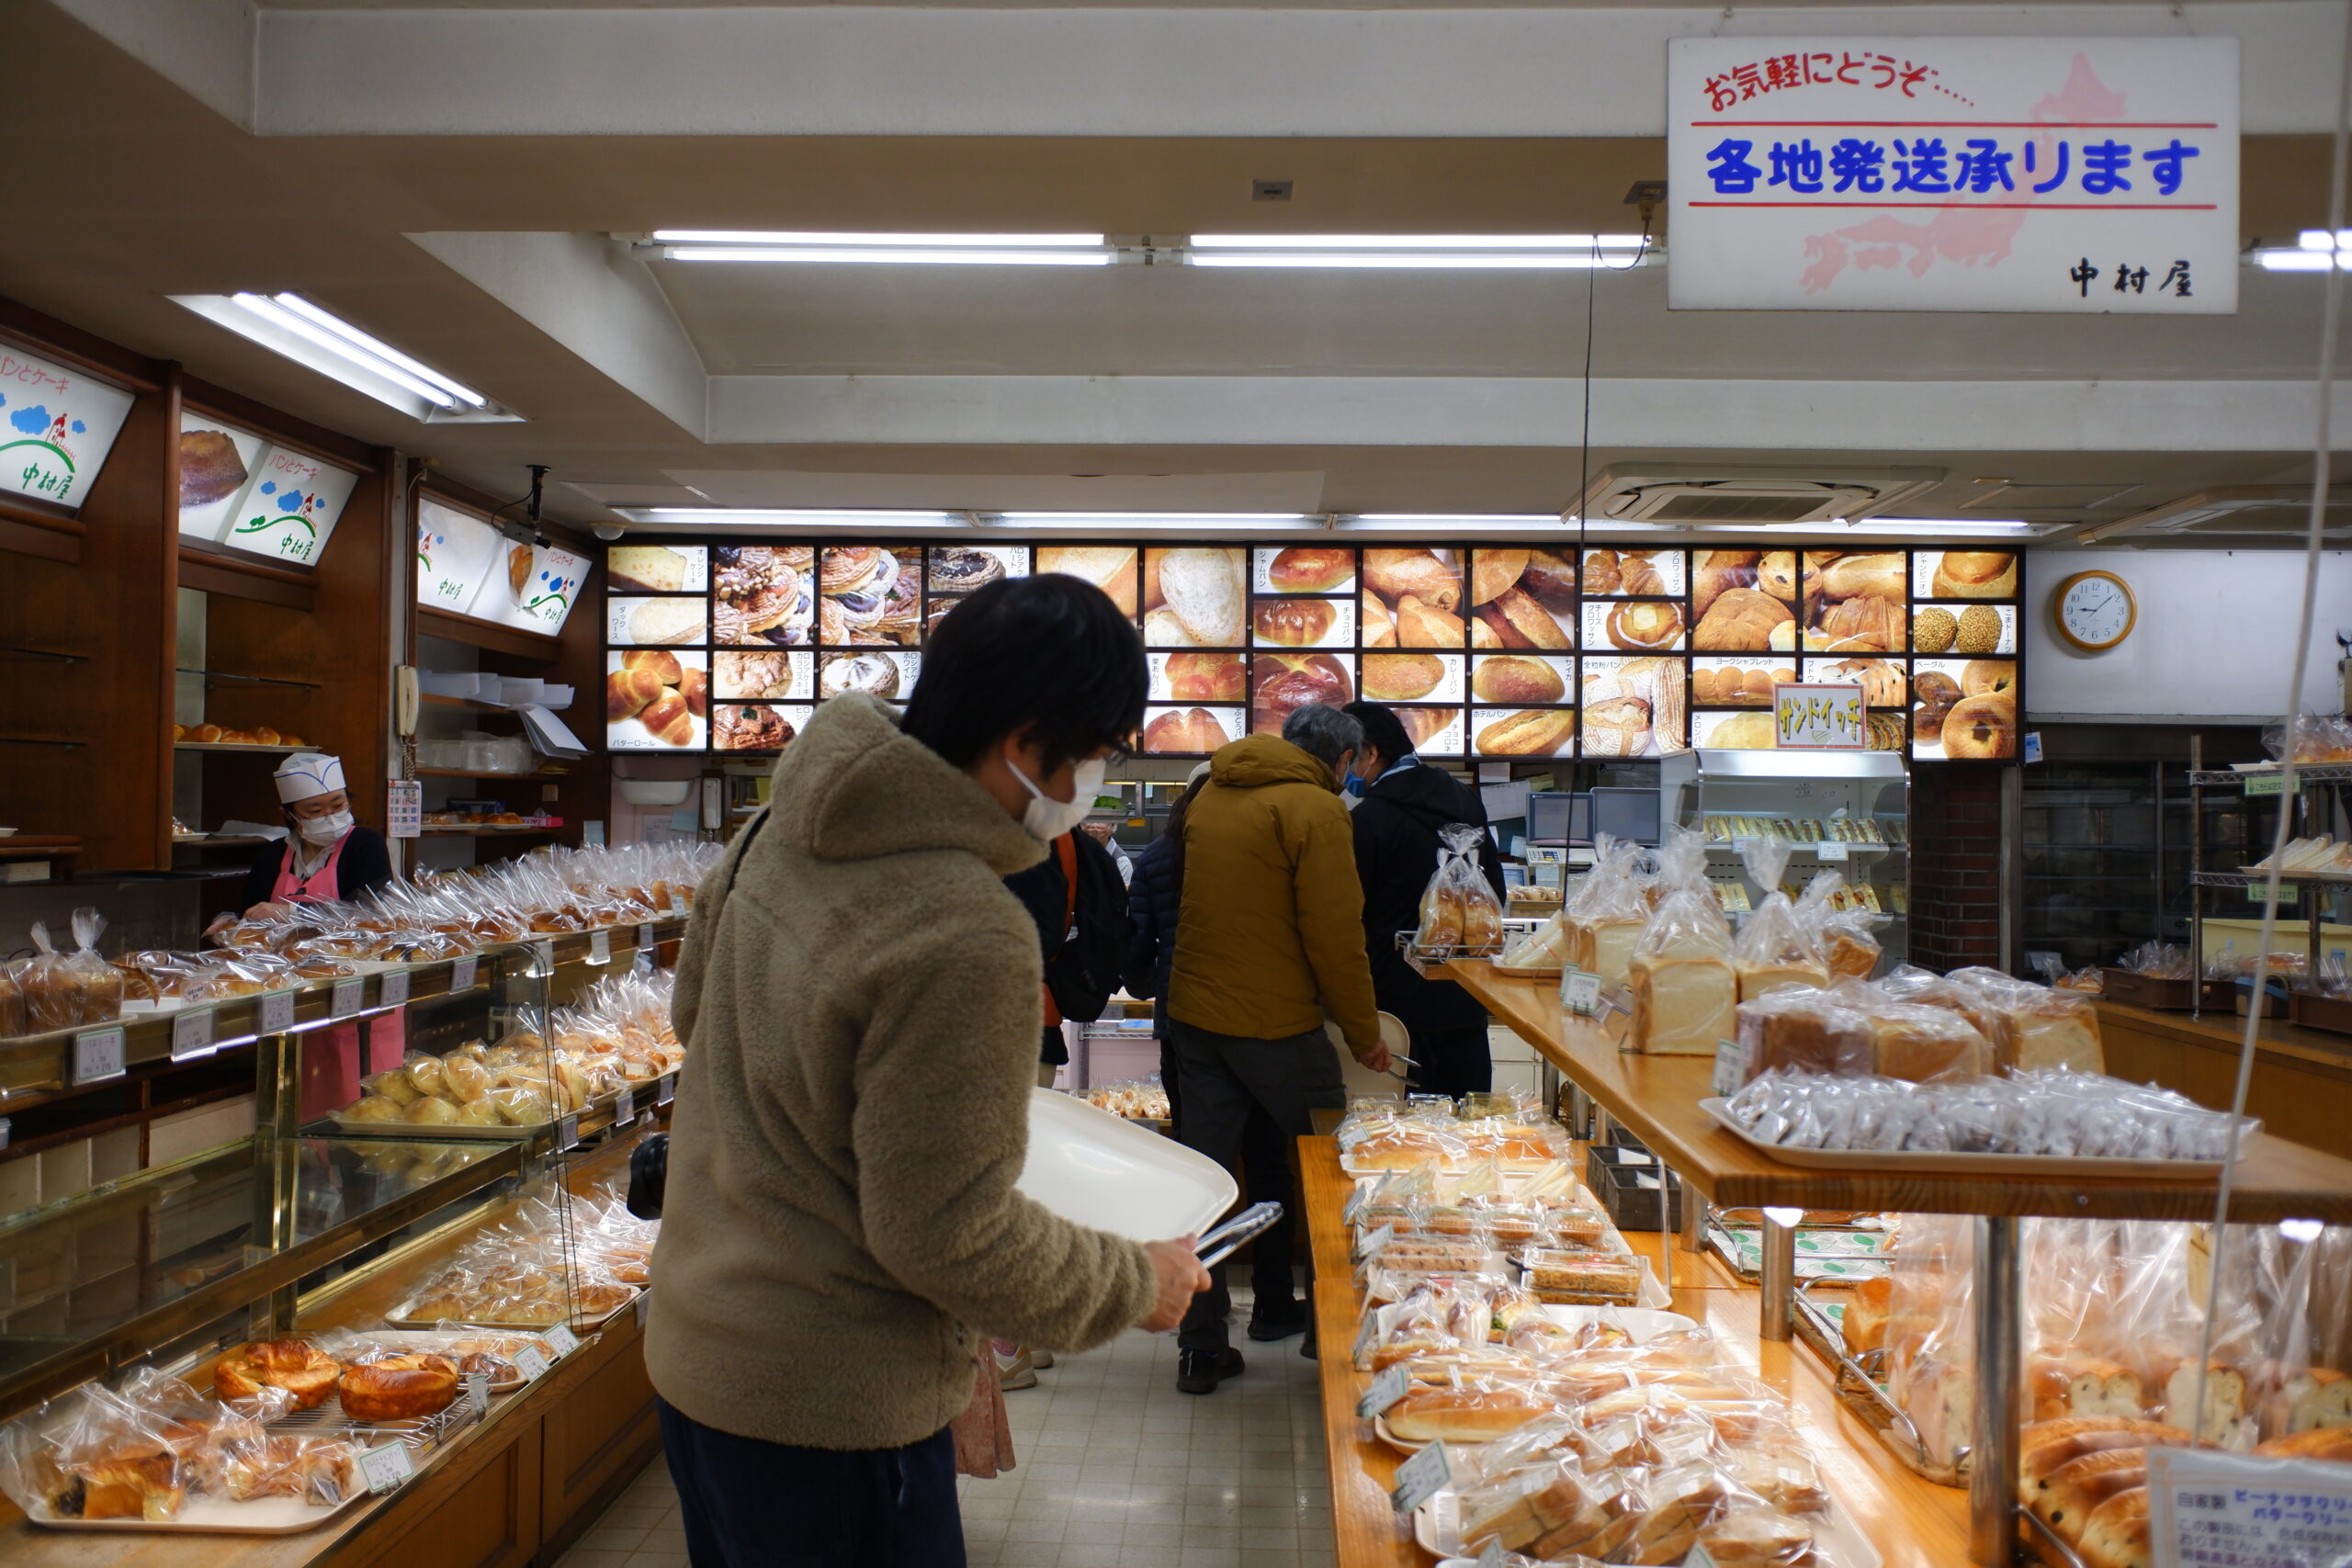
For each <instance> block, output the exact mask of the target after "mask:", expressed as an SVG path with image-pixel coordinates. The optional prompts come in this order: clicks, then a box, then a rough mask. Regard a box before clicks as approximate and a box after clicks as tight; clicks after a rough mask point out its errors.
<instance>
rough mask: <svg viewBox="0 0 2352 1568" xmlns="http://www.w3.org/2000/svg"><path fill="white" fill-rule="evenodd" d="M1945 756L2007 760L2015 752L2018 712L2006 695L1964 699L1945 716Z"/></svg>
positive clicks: (1955, 704) (2016, 747)
mask: <svg viewBox="0 0 2352 1568" xmlns="http://www.w3.org/2000/svg"><path fill="white" fill-rule="evenodd" d="M1943 743H1944V755H1945V756H1947V757H2008V756H2014V755H2015V754H2016V752H2017V749H2018V710H2017V705H2015V704H2013V703H2011V702H2010V701H2009V699H2008V696H2007V694H2006V693H2003V694H1990V693H1988V694H1985V695H1983V696H1974V697H1963V698H1962V699H1961V700H1960V701H1959V702H1957V703H1954V704H1953V705H1952V709H1951V712H1950V713H1948V714H1946V715H1944V728H1943Z"/></svg>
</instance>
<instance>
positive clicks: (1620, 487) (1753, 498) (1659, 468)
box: [1584, 463, 1944, 528]
mask: <svg viewBox="0 0 2352 1568" xmlns="http://www.w3.org/2000/svg"><path fill="white" fill-rule="evenodd" d="M1943 477H1944V471H1943V470H1942V469H1941V468H1849V469H1843V470H1839V471H1836V472H1830V473H1824V472H1822V471H1821V470H1819V469H1817V468H1736V469H1725V468H1713V467H1709V466H1706V465H1702V464H1675V463H1644V464H1639V465H1634V464H1628V465H1626V466H1624V467H1623V468H1603V469H1602V470H1601V471H1600V475H1599V476H1598V477H1597V478H1596V479H1594V480H1593V482H1592V485H1591V488H1589V490H1587V491H1585V493H1584V516H1585V518H1586V520H1587V521H1589V522H1593V523H1648V524H1653V525H1657V526H1658V527H1661V528H1753V527H1756V526H1757V525H1759V524H1765V523H1826V522H1829V521H1830V520H1831V519H1833V518H1844V519H1848V520H1855V519H1860V518H1863V517H1868V516H1870V515H1871V514H1872V513H1878V512H1883V511H1884V510H1885V509H1886V508H1888V507H1890V506H1894V505H1895V504H1897V503H1898V502H1903V501H1905V500H1907V499H1909V498H1910V497H1912V496H1915V495H1917V494H1918V493H1919V492H1920V491H1924V490H1927V489H1928V488H1929V487H1930V486H1932V485H1934V484H1935V483H1936V482H1937V481H1939V480H1940V479H1942V478H1943Z"/></svg>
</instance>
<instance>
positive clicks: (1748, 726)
mask: <svg viewBox="0 0 2352 1568" xmlns="http://www.w3.org/2000/svg"><path fill="white" fill-rule="evenodd" d="M1706 744H1707V746H1708V749H1709V750H1716V751H1771V750H1778V749H1779V747H1780V744H1781V735H1780V730H1779V728H1778V727H1777V726H1776V725H1775V723H1774V721H1773V718H1772V716H1771V715H1770V714H1769V713H1764V712H1761V711H1758V712H1755V713H1736V714H1733V715H1732V716H1730V717H1729V718H1726V719H1722V720H1719V721H1717V723H1716V725H1715V727H1714V728H1713V729H1710V730H1708V731H1707V740H1706Z"/></svg>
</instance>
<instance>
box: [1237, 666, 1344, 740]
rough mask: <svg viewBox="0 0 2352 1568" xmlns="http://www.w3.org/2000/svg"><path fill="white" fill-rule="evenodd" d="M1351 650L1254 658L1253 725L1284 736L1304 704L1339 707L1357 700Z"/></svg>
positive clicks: (1263, 730) (1261, 729) (1307, 705)
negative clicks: (1285, 727) (1288, 722)
mask: <svg viewBox="0 0 2352 1568" xmlns="http://www.w3.org/2000/svg"><path fill="white" fill-rule="evenodd" d="M1354 666H1355V655H1353V654H1351V653H1261V654H1258V655H1257V656H1255V657H1254V658H1252V659H1251V660H1250V728H1252V729H1253V730H1255V731H1256V732H1257V733H1259V734H1261V735H1280V734H1281V733H1282V729H1283V721H1284V720H1286V719H1288V718H1289V717H1290V716H1291V715H1292V714H1294V713H1296V712H1297V711H1298V710H1299V709H1300V708H1303V707H1314V706H1317V705H1321V706H1324V707H1339V706H1341V705H1344V704H1347V703H1351V702H1353V701H1355V700H1356V688H1355V676H1354V673H1353V671H1354Z"/></svg>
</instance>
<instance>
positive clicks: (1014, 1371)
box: [996, 1350, 1037, 1393]
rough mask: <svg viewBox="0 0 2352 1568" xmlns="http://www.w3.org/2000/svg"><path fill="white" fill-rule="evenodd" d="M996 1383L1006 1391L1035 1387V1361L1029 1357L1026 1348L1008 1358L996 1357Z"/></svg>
mask: <svg viewBox="0 0 2352 1568" xmlns="http://www.w3.org/2000/svg"><path fill="white" fill-rule="evenodd" d="M996 1385H997V1387H999V1388H1001V1389H1003V1390H1005V1391H1006V1392H1008V1393H1010V1392H1011V1391H1012V1390H1013V1389H1016V1388H1035V1387H1036V1386H1037V1363H1036V1362H1035V1360H1033V1359H1030V1355H1029V1352H1028V1351H1026V1350H1023V1351H1022V1352H1020V1353H1019V1354H1018V1355H1015V1356H1013V1357H1012V1358H1011V1359H1007V1358H1005V1357H1003V1356H999V1357H998V1358H997V1359H996Z"/></svg>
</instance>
